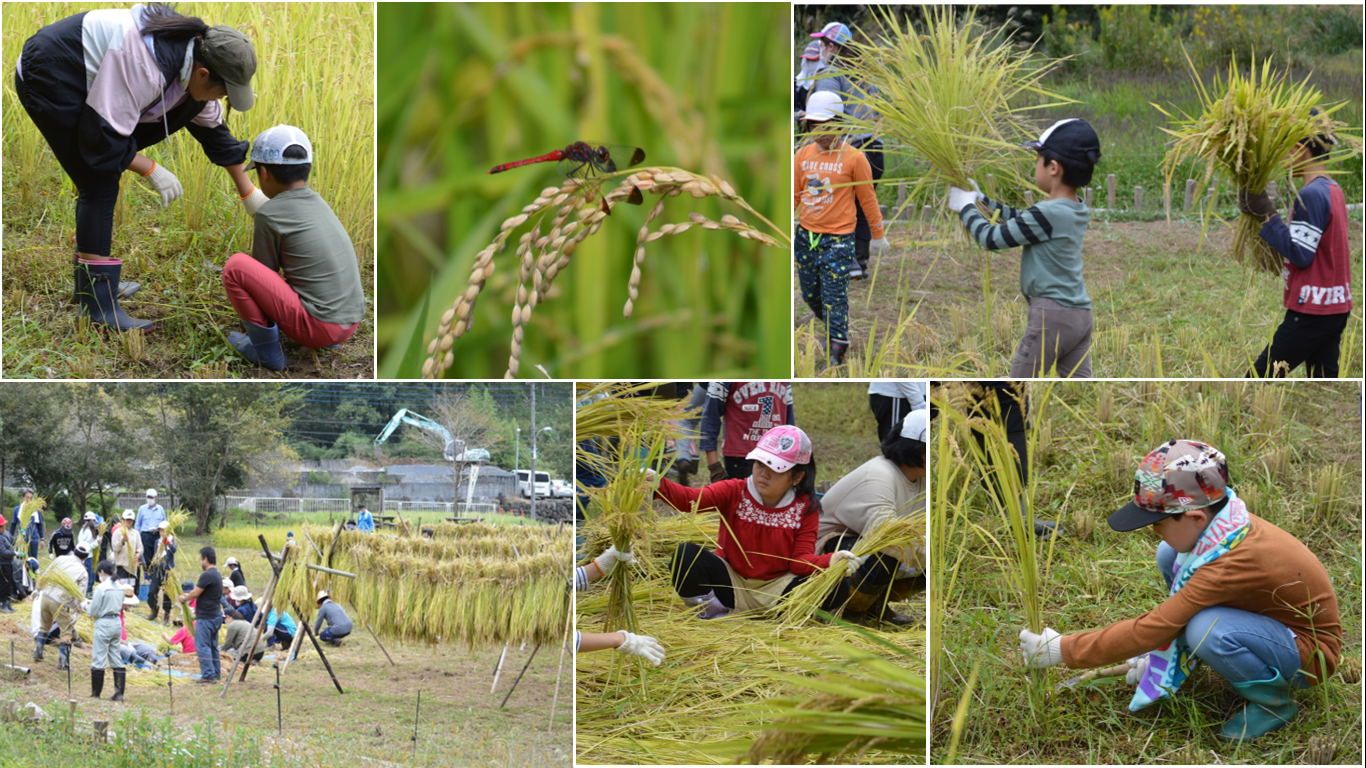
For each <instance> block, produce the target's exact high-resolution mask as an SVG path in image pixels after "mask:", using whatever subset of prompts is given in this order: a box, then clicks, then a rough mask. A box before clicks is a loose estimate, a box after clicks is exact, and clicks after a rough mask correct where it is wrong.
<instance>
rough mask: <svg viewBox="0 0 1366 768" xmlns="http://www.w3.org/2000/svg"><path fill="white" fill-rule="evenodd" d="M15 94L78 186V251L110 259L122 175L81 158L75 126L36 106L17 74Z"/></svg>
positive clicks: (58, 160)
mask: <svg viewBox="0 0 1366 768" xmlns="http://www.w3.org/2000/svg"><path fill="white" fill-rule="evenodd" d="M14 90H15V91H16V92H17V93H18V95H19V103H20V104H22V105H23V106H24V110H25V111H27V112H28V115H29V117H30V118H32V119H33V124H34V125H35V126H37V127H38V132H39V133H41V134H43V138H44V139H46V140H47V144H48V146H49V147H51V148H52V154H53V155H54V156H56V158H57V162H58V163H60V164H61V166H62V170H63V171H66V175H67V176H70V177H71V183H72V184H75V185H76V192H77V195H76V250H78V251H79V252H81V253H90V254H95V255H97V256H104V257H108V256H109V254H110V249H111V248H112V246H113V240H114V204H115V203H117V202H118V200H119V177H120V176H121V175H122V174H120V173H102V172H100V171H96V170H95V169H93V168H91V167H90V166H89V164H87V163H86V162H85V159H84V158H82V157H81V148H80V139H79V137H78V135H77V132H76V127H75V126H74V125H70V126H68V125H62V124H61V123H59V122H57V121H56V120H52V119H49V116H48V115H47V113H46V112H44V111H43V110H42V109H41V108H39V107H38V106H37V105H35V104H34V101H33V99H31V98H29V94H28V92H27V90H26V89H25V87H24V81H23V79H22V78H20V77H19V74H18V73H17V72H16V73H15V75H14Z"/></svg>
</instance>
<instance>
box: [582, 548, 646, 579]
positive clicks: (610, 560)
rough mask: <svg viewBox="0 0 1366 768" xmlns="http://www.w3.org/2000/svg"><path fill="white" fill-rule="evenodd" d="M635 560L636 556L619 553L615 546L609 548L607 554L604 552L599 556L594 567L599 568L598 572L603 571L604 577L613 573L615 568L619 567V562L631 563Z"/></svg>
mask: <svg viewBox="0 0 1366 768" xmlns="http://www.w3.org/2000/svg"><path fill="white" fill-rule="evenodd" d="M635 559H636V556H635V555H633V554H631V553H630V552H618V551H617V548H616V546H615V545H613V546H610V547H608V548H607V551H606V552H603V553H602V554H601V555H598V556H597V557H596V558H595V559H594V560H593V565H596V566H597V567H598V570H599V571H602V575H603V576H606V575H607V574H609V573H611V572H612V569H613V568H615V567H617V562H618V561H620V562H623V563H629V562H631V561H633V560H635Z"/></svg>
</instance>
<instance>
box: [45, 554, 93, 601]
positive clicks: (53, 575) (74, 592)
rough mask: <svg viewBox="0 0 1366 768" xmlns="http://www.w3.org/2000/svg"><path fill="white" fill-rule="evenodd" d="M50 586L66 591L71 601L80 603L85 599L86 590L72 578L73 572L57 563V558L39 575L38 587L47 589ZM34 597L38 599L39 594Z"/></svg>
mask: <svg viewBox="0 0 1366 768" xmlns="http://www.w3.org/2000/svg"><path fill="white" fill-rule="evenodd" d="M49 587H56V588H57V589H59V590H61V591H62V592H64V593H66V595H67V596H68V597H69V598H71V602H74V604H76V605H80V603H81V601H82V600H84V599H85V590H83V589H81V588H80V585H78V584H77V583H76V580H75V579H73V578H71V574H69V573H67V572H66V571H65V570H63V569H62V567H61V566H59V565H57V562H56V561H55V560H54V561H53V562H51V563H48V564H47V568H45V569H43V572H42V573H41V574H39V575H38V589H40V590H41V589H47V588H49ZM34 599H37V596H35V597H34ZM63 602H68V601H63Z"/></svg>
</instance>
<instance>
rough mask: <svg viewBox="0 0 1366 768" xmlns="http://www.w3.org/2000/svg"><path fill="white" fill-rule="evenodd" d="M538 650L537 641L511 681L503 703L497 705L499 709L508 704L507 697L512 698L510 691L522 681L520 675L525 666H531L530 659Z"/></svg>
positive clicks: (539, 648) (538, 644) (534, 656)
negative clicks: (515, 677)
mask: <svg viewBox="0 0 1366 768" xmlns="http://www.w3.org/2000/svg"><path fill="white" fill-rule="evenodd" d="M539 650H541V644H540V643H537V644H536V647H535V648H532V649H531V655H530V656H528V657H527V660H526V664H525V665H524V666H523V667H522V671H521V672H518V673H517V679H516V680H513V681H512V687H511V688H509V689H508V695H506V696H504V697H503V703H502V704H499V705H498V708H499V709H502V708H504V707H506V706H507V705H508V699H510V698H512V692H513V691H515V690H517V684H518V683H520V682H522V675H525V674H526V671H527V667H530V666H531V660H532V659H534V658H536V652H537V651H539Z"/></svg>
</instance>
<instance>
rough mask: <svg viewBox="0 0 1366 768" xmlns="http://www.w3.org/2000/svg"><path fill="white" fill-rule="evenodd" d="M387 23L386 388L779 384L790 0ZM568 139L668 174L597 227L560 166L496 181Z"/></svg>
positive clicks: (383, 33)
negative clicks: (771, 380) (721, 378)
mask: <svg viewBox="0 0 1366 768" xmlns="http://www.w3.org/2000/svg"><path fill="white" fill-rule="evenodd" d="M379 15H380V24H379V51H380V55H381V57H382V59H383V61H384V62H385V65H384V67H382V68H381V71H380V73H379V77H380V80H379V87H380V97H379V110H378V130H379V134H378V145H379V157H378V161H379V165H378V180H379V198H378V212H379V227H378V230H377V232H378V241H379V248H380V251H381V252H382V253H383V258H382V259H381V260H380V263H379V265H378V270H379V278H378V284H379V315H380V323H379V331H378V343H379V352H380V358H381V360H380V374H381V376H383V377H396V378H419V377H424V376H426V377H432V376H449V377H454V378H490V377H501V376H503V375H504V374H505V373H512V374H514V375H516V376H519V377H523V378H525V377H527V376H541V375H549V376H552V377H555V378H568V379H573V378H576V377H577V378H583V379H596V378H603V377H630V376H634V377H638V378H659V377H670V376H672V377H678V378H686V377H687V376H690V375H693V374H695V373H697V372H699V371H708V372H714V373H719V372H723V371H731V372H736V373H739V372H742V371H743V372H750V373H755V372H765V375H770V376H786V375H788V373H789V372H790V364H789V362H788V360H789V355H790V353H789V349H790V339H791V333H790V332H789V331H788V329H787V322H786V318H787V315H788V311H789V306H788V299H787V296H786V294H785V292H783V291H775V290H772V288H773V287H774V286H777V285H782V284H784V283H785V282H786V280H787V270H788V263H789V261H790V259H791V257H790V243H789V242H788V241H789V238H790V234H789V233H788V231H787V225H786V219H787V217H788V215H789V211H790V205H789V203H788V198H787V197H786V189H785V184H786V183H785V182H784V181H782V180H785V179H787V178H788V166H789V165H790V159H789V157H788V151H789V148H790V136H791V132H790V127H789V120H790V114H791V113H790V104H791V95H790V80H789V79H788V78H789V75H790V73H789V72H788V71H787V64H786V60H787V57H788V53H789V52H788V50H787V46H786V42H785V38H786V34H785V30H786V29H787V27H788V25H789V23H790V14H789V10H788V7H787V6H784V5H782V4H775V3H751V4H745V3H730V4H710V5H708V4H658V5H649V4H625V5H619V4H610V3H609V4H596V3H584V4H567V5H556V4H547V5H536V6H522V5H518V4H500V3H468V4H467V3H441V4H402V3H392V4H382V5H380V6H379ZM718 31H719V32H720V33H719V34H718ZM455 82H460V83H462V84H464V86H465V87H458V88H452V87H451V84H452V83H455ZM576 141H588V142H592V143H593V144H594V145H595V146H596V145H598V144H600V143H603V144H609V145H618V146H626V147H630V148H633V149H634V148H638V149H641V150H643V151H644V154H645V157H644V160H643V162H641V163H640V164H639V165H638V166H636V168H637V169H658V170H659V171H660V172H662V173H668V174H670V176H671V179H670V180H669V181H664V180H663V177H662V176H661V175H660V174H658V173H656V174H653V179H654V181H652V182H650V184H652V185H654V186H648V185H647V186H645V187H642V188H645V194H644V203H643V204H642V205H639V206H636V205H627V204H622V203H623V202H624V201H621V200H618V199H611V200H612V206H611V208H612V210H611V214H610V215H609V216H604V217H600V218H599V219H598V220H597V222H596V223H595V222H593V221H591V220H589V219H588V218H585V217H586V216H587V215H588V214H590V212H592V211H593V210H594V207H593V206H584V207H582V208H579V209H578V210H573V209H572V208H569V207H567V206H566V205H565V204H564V203H565V200H564V199H563V198H560V195H561V193H560V191H559V190H560V186H561V185H562V184H563V183H564V182H565V179H564V177H563V176H562V175H560V174H558V173H557V171H556V167H555V166H556V164H554V163H549V162H546V163H541V164H536V165H531V166H526V167H520V168H514V169H511V170H509V171H507V172H503V173H498V174H490V173H489V170H490V169H491V168H493V167H494V166H496V165H499V164H504V163H511V162H515V161H519V160H523V159H526V158H532V157H537V156H541V155H544V154H546V153H549V152H552V151H554V150H560V149H563V148H565V147H567V146H568V145H570V144H571V143H573V142H576ZM627 157H628V158H629V155H628V156H627ZM617 162H618V163H621V162H622V161H621V158H618V159H617ZM625 173H626V170H625V169H624V168H619V169H618V173H617V174H616V175H613V176H612V177H611V178H608V179H606V181H605V182H604V183H603V186H602V188H601V190H600V191H601V192H603V193H609V192H614V191H618V190H620V187H619V185H620V184H621V183H622V182H623V181H625ZM684 187H687V188H686V189H685V188H684ZM726 189H729V190H731V191H733V192H734V195H730V194H728V193H726V192H725V190H726ZM665 190H667V191H668V195H667V196H657V195H656V193H659V192H664V191H665ZM557 198H560V199H559V200H558V201H556V199H557ZM609 198H610V196H609ZM552 201H553V202H552ZM571 202H572V201H571ZM562 216H563V217H564V218H561V217H562ZM755 235H762V236H763V238H769V239H770V240H771V241H772V242H771V243H770V242H768V241H766V240H764V239H763V238H758V237H755ZM476 300H477V301H476ZM533 309H534V312H533ZM510 359H511V360H510ZM427 361H431V362H430V364H428V363H427ZM537 366H541V367H542V368H543V369H544V370H545V371H546V372H547V373H546V374H542V373H541V371H540V370H538V369H537Z"/></svg>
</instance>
